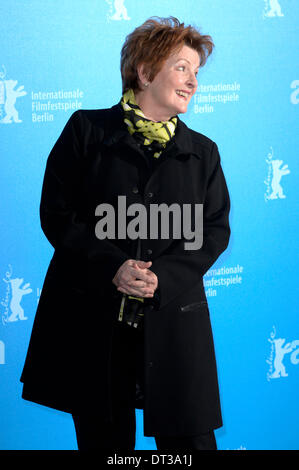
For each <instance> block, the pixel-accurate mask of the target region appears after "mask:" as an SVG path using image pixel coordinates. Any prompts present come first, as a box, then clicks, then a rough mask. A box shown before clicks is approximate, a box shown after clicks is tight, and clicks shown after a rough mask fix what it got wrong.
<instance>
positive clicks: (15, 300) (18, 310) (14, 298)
mask: <svg viewBox="0 0 299 470" xmlns="http://www.w3.org/2000/svg"><path fill="white" fill-rule="evenodd" d="M4 281H5V282H7V283H8V282H9V283H10V285H11V290H12V295H11V301H10V305H9V307H10V310H11V312H12V313H11V315H10V316H9V317H8V318H7V319H6V321H7V322H13V321H17V320H18V317H19V320H27V317H25V315H24V309H23V308H22V307H21V305H20V303H21V300H22V297H23V295H27V294H30V293H31V292H32V289H31V288H29V286H30V284H29V283H27V284H24V286H23V287H22V288H20V286H21V284H22V283H23V281H24V279H20V278H15V279H10V280H9V281H7V280H6V279H4Z"/></svg>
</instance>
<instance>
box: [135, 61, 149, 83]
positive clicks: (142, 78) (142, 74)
mask: <svg viewBox="0 0 299 470" xmlns="http://www.w3.org/2000/svg"><path fill="white" fill-rule="evenodd" d="M145 69H146V67H145V65H144V64H139V65H138V66H137V75H138V79H139V82H140V84H141V87H142V88H143V87H144V85H145V83H148V82H149V80H148V76H147V73H146V71H145Z"/></svg>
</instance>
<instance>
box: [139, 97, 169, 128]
mask: <svg viewBox="0 0 299 470" xmlns="http://www.w3.org/2000/svg"><path fill="white" fill-rule="evenodd" d="M135 100H136V103H137V104H138V106H139V108H140V109H141V111H142V112H143V114H144V116H145V117H146V119H149V120H150V121H154V122H159V121H169V120H170V118H171V117H172V116H169V114H168V113H167V112H165V110H163V108H162V107H161V106H159V105H157V106H153V103H152V100H151V99H150V97H149V96H148V94H147V93H145V92H144V91H139V92H135ZM153 107H154V108H155V109H153Z"/></svg>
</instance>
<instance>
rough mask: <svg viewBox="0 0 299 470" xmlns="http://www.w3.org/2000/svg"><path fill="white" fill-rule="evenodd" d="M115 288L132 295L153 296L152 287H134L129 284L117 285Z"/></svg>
mask: <svg viewBox="0 0 299 470" xmlns="http://www.w3.org/2000/svg"><path fill="white" fill-rule="evenodd" d="M117 290H119V291H120V292H123V293H124V294H128V295H134V296H136V297H153V295H154V291H153V290H152V289H134V288H132V287H129V286H119V287H118V288H117Z"/></svg>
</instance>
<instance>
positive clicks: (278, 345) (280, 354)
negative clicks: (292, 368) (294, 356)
mask: <svg viewBox="0 0 299 470" xmlns="http://www.w3.org/2000/svg"><path fill="white" fill-rule="evenodd" d="M284 342H285V339H283V338H279V339H274V340H273V343H274V345H275V359H274V369H275V370H274V372H273V374H271V375H270V378H271V379H277V378H279V377H287V376H288V374H287V373H286V369H285V366H284V365H283V363H282V360H283V358H284V355H285V354H287V353H290V352H291V351H292V350H293V346H292V344H291V343H287V344H286V345H285V346H284V347H282V346H283V344H284Z"/></svg>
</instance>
